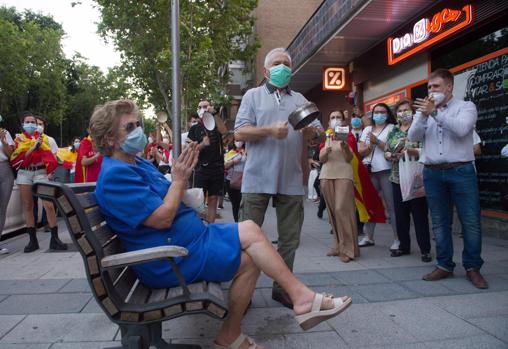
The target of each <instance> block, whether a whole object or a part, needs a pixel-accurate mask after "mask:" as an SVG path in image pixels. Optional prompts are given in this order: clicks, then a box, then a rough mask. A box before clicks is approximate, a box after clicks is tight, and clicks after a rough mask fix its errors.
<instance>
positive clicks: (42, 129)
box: [37, 125, 44, 133]
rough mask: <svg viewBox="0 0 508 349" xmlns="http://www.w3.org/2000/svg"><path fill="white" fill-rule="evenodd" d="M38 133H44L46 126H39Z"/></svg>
mask: <svg viewBox="0 0 508 349" xmlns="http://www.w3.org/2000/svg"><path fill="white" fill-rule="evenodd" d="M37 132H39V133H44V126H40V125H38V126H37Z"/></svg>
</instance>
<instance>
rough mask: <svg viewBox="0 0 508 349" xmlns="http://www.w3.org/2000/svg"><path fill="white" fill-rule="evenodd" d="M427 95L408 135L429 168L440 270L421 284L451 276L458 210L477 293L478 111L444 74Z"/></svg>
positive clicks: (481, 283)
mask: <svg viewBox="0 0 508 349" xmlns="http://www.w3.org/2000/svg"><path fill="white" fill-rule="evenodd" d="M428 90H429V97H426V98H425V99H421V98H417V100H416V102H415V106H416V107H417V108H418V110H417V113H416V115H415V120H414V121H413V123H412V125H411V128H410V129H409V132H408V138H409V140H410V141H412V142H414V141H423V147H422V152H421V156H420V161H421V162H423V163H424V164H425V168H424V170H423V179H424V185H425V191H426V194H427V201H428V204H429V208H430V213H431V216H432V230H433V231H434V235H435V236H436V254H437V256H436V260H437V268H436V269H435V270H434V271H433V272H431V273H429V274H427V275H425V276H424V277H423V279H424V280H427V281H434V280H440V279H443V278H446V277H449V276H451V275H452V274H453V269H454V267H455V263H454V262H453V240H452V231H451V227H452V217H453V214H452V210H453V205H455V206H456V207H457V213H458V216H459V220H460V223H461V225H462V229H463V237H464V250H463V253H462V264H463V266H464V268H465V269H466V274H467V278H468V280H470V281H471V282H472V283H473V285H474V286H475V287H477V288H488V284H487V282H486V281H485V279H484V278H483V276H482V275H481V274H480V268H481V266H482V265H483V260H482V258H481V249H482V235H481V224H480V222H481V217H480V197H479V192H478V184H477V181H476V171H475V168H474V165H473V161H474V153H473V147H472V144H473V131H474V127H475V124H476V119H477V111H476V106H475V105H474V104H473V103H472V102H466V101H461V100H458V99H455V98H453V96H452V91H453V75H452V73H450V72H449V71H448V70H446V69H438V70H436V71H434V72H433V73H432V74H430V76H429V82H428Z"/></svg>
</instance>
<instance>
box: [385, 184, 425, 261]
mask: <svg viewBox="0 0 508 349" xmlns="http://www.w3.org/2000/svg"><path fill="white" fill-rule="evenodd" d="M392 188H393V201H394V209H395V217H396V219H395V220H396V223H397V235H398V237H399V240H400V247H399V249H400V250H402V251H408V252H409V251H410V250H411V238H410V236H409V228H410V226H411V216H413V222H414V225H415V232H416V241H417V242H418V246H419V247H420V252H421V253H422V254H424V253H429V252H430V231H429V216H428V212H429V209H428V207H427V199H426V198H425V197H422V198H417V199H413V200H409V201H405V202H404V201H402V193H401V191H400V185H399V184H396V183H392Z"/></svg>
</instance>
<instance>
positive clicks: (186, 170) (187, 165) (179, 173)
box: [171, 142, 199, 182]
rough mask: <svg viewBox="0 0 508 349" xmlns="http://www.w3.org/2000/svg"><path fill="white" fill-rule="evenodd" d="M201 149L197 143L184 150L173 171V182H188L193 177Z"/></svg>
mask: <svg viewBox="0 0 508 349" xmlns="http://www.w3.org/2000/svg"><path fill="white" fill-rule="evenodd" d="M198 156H199V147H198V144H197V143H196V142H192V143H191V144H189V145H188V146H187V147H185V148H184V150H183V151H182V153H181V154H180V156H179V157H178V159H176V161H175V162H174V164H173V168H172V169H171V178H172V180H173V182H178V181H180V182H187V180H188V179H189V177H190V176H191V175H192V170H194V167H195V166H196V164H197V163H198Z"/></svg>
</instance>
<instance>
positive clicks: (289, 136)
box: [235, 48, 324, 307]
mask: <svg viewBox="0 0 508 349" xmlns="http://www.w3.org/2000/svg"><path fill="white" fill-rule="evenodd" d="M264 66H265V77H266V79H267V81H266V83H264V84H263V85H261V86H259V87H256V88H253V89H250V90H249V91H247V93H246V94H245V95H244V96H243V99H242V103H241V105H240V108H239V110H238V113H237V115H236V123H235V140H238V141H244V142H246V151H247V161H246V163H245V169H244V172H243V181H242V202H241V204H240V221H245V220H249V219H250V220H253V221H254V222H256V223H257V224H258V225H259V226H262V225H263V221H264V216H265V213H266V209H267V207H268V203H269V201H270V198H272V201H273V205H274V206H275V208H276V215H277V230H278V234H279V239H278V252H279V254H280V255H281V256H282V258H283V259H284V261H285V262H286V264H287V266H288V267H289V269H291V270H293V262H294V259H295V253H296V249H297V248H298V245H299V243H300V232H301V228H302V224H303V195H304V186H303V172H302V158H303V157H302V155H303V153H302V151H303V149H304V146H305V144H306V143H305V142H306V140H307V139H310V138H312V137H315V136H321V137H324V133H323V128H322V127H321V124H320V122H319V121H317V120H315V121H314V122H313V123H312V124H311V125H310V126H308V127H306V128H305V129H303V130H302V131H295V130H293V128H292V127H290V126H289V127H288V116H289V114H291V112H293V111H294V110H295V109H297V108H298V107H300V106H301V105H303V104H304V103H306V102H307V100H306V99H305V97H304V96H303V95H302V94H300V93H298V92H295V91H292V90H291V89H290V88H289V86H288V84H289V81H290V78H291V57H290V56H289V53H288V52H287V51H286V50H285V49H283V48H276V49H273V50H272V51H270V52H269V53H268V54H267V55H266V58H265V64H264ZM272 298H273V299H274V300H276V301H278V302H280V303H282V304H283V305H285V306H287V307H292V304H291V301H290V299H289V297H288V296H287V295H286V294H285V293H284V292H283V291H282V289H280V287H279V286H278V285H277V284H274V289H273V292H272Z"/></svg>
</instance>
